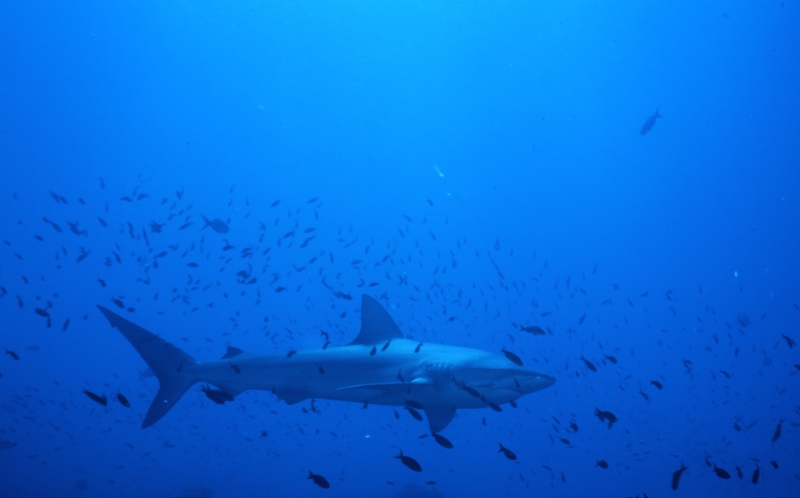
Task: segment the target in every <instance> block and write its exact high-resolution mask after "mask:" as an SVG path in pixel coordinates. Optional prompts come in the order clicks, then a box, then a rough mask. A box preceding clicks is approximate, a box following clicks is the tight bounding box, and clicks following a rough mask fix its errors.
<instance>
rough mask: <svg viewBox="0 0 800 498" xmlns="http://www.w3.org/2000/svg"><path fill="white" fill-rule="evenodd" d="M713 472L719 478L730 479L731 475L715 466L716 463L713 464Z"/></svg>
mask: <svg viewBox="0 0 800 498" xmlns="http://www.w3.org/2000/svg"><path fill="white" fill-rule="evenodd" d="M714 473H715V474H717V477H719V478H720V479H730V478H731V475H730V474H729V473H728V471H727V470H725V469H721V468H719V467H717V465H716V464H714Z"/></svg>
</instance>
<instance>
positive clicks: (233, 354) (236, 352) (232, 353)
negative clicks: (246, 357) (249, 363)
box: [222, 346, 244, 360]
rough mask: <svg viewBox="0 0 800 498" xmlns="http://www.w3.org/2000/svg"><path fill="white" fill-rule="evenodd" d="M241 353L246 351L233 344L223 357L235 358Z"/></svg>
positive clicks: (225, 358)
mask: <svg viewBox="0 0 800 498" xmlns="http://www.w3.org/2000/svg"><path fill="white" fill-rule="evenodd" d="M240 354H244V351H242V350H241V349H239V348H235V347H233V346H228V350H227V351H226V352H225V355H224V356H223V357H222V359H223V360H227V359H228V358H235V357H237V356H239V355H240Z"/></svg>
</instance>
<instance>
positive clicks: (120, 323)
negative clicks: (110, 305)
mask: <svg viewBox="0 0 800 498" xmlns="http://www.w3.org/2000/svg"><path fill="white" fill-rule="evenodd" d="M97 307H98V308H100V311H101V312H102V313H103V315H105V317H106V318H107V319H108V321H109V323H110V324H111V326H112V327H114V328H116V329H119V331H120V332H122V335H124V336H125V338H126V339H128V342H130V343H131V345H133V347H134V348H136V351H138V352H139V354H140V355H141V356H142V359H143V360H144V361H145V362H146V363H147V365H148V366H149V367H150V369H151V370H152V371H153V373H155V374H156V377H158V382H159V384H160V387H159V389H158V393H157V394H156V397H155V399H154V400H153V403H152V404H151V405H150V409H149V410H148V411H147V415H146V416H145V417H144V422H142V429H144V428H146V427H150V426H151V425H153V424H155V423H156V422H158V420H159V419H161V417H163V416H164V415H166V414H167V412H168V411H169V410H170V408H172V407H173V406H174V405H175V403H177V402H178V400H179V399H181V396H183V395H184V393H185V392H186V391H188V390H189V388H190V387H192V386H193V385H194V383H195V382H197V381H198V379H197V378H196V377H195V375H194V374H193V373H192V372H193V370H194V369H193V368H192V367H194V366H195V365H196V364H197V362H196V361H195V359H194V358H192V357H191V356H190V355H189V354H188V353H186V352H185V351H183V350H182V349H180V348H179V347H177V346H175V345H174V344H171V343H169V342H167V341H165V340H164V339H162V338H160V337H158V336H157V335H155V334H153V333H152V332H149V331H147V330H145V329H143V328H142V327H140V326H138V325H136V324H135V323H132V322H129V321H128V320H126V319H124V318H122V317H121V316H119V315H117V314H116V313H114V312H112V311H110V310H108V309H106V308H104V307H102V306H99V305H98V306H97Z"/></svg>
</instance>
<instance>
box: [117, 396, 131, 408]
mask: <svg viewBox="0 0 800 498" xmlns="http://www.w3.org/2000/svg"><path fill="white" fill-rule="evenodd" d="M117 401H119V404H121V405H122V406H124V407H125V408H130V407H131V403H130V401H128V398H126V397H125V396H124V395H123V394H122V393H117Z"/></svg>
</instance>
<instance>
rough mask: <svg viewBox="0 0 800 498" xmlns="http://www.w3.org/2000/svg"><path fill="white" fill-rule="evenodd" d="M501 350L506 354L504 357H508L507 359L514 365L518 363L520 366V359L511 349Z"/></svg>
mask: <svg viewBox="0 0 800 498" xmlns="http://www.w3.org/2000/svg"><path fill="white" fill-rule="evenodd" d="M502 351H503V354H504V355H506V358H508V359H509V361H511V363H513V364H514V365H519V366H520V367H521V366H522V360H520V359H519V356H517V355H515V354H514V353H512V352H511V351H506V350H505V348H503V349H502Z"/></svg>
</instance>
